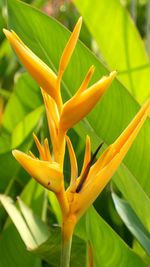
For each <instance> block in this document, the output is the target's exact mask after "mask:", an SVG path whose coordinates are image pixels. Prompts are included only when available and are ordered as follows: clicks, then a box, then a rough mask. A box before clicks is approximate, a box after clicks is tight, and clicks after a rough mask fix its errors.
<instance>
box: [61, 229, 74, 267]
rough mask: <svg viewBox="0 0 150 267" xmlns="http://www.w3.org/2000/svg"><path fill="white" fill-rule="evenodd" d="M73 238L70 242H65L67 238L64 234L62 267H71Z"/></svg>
mask: <svg viewBox="0 0 150 267" xmlns="http://www.w3.org/2000/svg"><path fill="white" fill-rule="evenodd" d="M71 244H72V236H71V238H70V239H69V240H68V239H67V240H65V236H64V235H63V233H62V247H61V267H69V266H70V255H71Z"/></svg>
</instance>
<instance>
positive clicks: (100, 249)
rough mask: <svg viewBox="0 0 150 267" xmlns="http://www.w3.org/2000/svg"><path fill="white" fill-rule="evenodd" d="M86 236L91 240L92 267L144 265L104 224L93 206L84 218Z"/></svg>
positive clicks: (140, 266)
mask: <svg viewBox="0 0 150 267" xmlns="http://www.w3.org/2000/svg"><path fill="white" fill-rule="evenodd" d="M86 227H87V238H88V240H89V241H90V242H91V246H92V253H93V259H94V267H99V266H101V267H114V266H121V267H126V266H130V267H132V266H133V267H135V266H137V267H144V266H146V265H145V264H144V262H143V261H142V260H141V259H140V257H139V256H137V255H136V254H135V253H134V252H133V251H132V250H131V249H130V248H129V247H128V246H127V245H126V244H125V243H124V242H123V241H122V240H121V238H120V237H119V236H118V235H117V234H116V233H115V232H114V231H113V230H112V229H111V228H110V226H108V225H107V224H106V222H105V221H104V220H103V219H102V218H101V217H100V216H99V215H98V213H97V212H96V211H95V210H94V208H90V209H89V211H88V212H87V218H86Z"/></svg>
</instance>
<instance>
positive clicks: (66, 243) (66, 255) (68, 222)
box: [61, 215, 76, 267]
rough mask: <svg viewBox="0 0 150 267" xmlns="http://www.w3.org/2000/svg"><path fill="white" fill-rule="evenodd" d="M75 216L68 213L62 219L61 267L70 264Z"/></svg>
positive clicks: (67, 266)
mask: <svg viewBox="0 0 150 267" xmlns="http://www.w3.org/2000/svg"><path fill="white" fill-rule="evenodd" d="M75 224H76V217H75V216H74V215H70V216H67V217H64V218H63V221H62V244H61V267H69V266H70V255H71V245H72V236H73V231H74V227H75Z"/></svg>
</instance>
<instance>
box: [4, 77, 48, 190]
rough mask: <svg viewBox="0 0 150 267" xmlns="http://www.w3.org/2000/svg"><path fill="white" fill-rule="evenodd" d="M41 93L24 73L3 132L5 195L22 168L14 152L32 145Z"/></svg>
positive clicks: (40, 109)
mask: <svg viewBox="0 0 150 267" xmlns="http://www.w3.org/2000/svg"><path fill="white" fill-rule="evenodd" d="M41 105H42V100H41V95H40V90H39V88H38V86H37V85H36V84H35V82H34V81H33V80H32V79H31V77H29V75H28V74H22V75H21V76H20V77H19V79H18V80H17V82H16V84H15V86H14V92H13V94H12V97H11V98H10V100H9V101H8V103H7V105H6V108H5V112H4V117H3V125H2V128H1V129H0V144H1V150H0V161H1V164H0V173H1V175H0V190H1V191H2V192H4V190H5V189H6V187H7V185H8V183H9V181H10V179H11V178H14V176H15V175H16V173H17V171H18V170H19V168H20V166H19V164H18V163H17V162H16V160H15V159H14V158H13V156H12V149H14V148H16V147H17V148H18V149H19V150H23V151H27V150H28V149H30V147H31V145H32V142H33V141H32V135H31V133H32V132H33V131H34V130H36V128H37V125H38V122H39V120H40V118H41V116H42V113H43V107H42V106H41Z"/></svg>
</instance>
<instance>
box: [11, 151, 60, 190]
mask: <svg viewBox="0 0 150 267" xmlns="http://www.w3.org/2000/svg"><path fill="white" fill-rule="evenodd" d="M12 153H13V156H14V157H15V158H16V160H17V161H18V162H19V163H20V164H21V165H22V167H23V168H24V169H25V170H26V171H27V172H28V173H29V174H30V175H31V176H32V177H33V178H34V179H35V180H36V181H37V182H38V183H40V184H41V185H43V186H44V187H45V188H47V189H49V190H51V191H53V192H57V193H58V192H59V191H60V189H61V186H62V182H63V174H62V172H61V171H60V169H59V165H58V164H56V163H49V162H47V161H42V160H38V159H34V158H32V157H30V156H28V155H26V154H25V153H23V152H20V151H18V150H13V152H12Z"/></svg>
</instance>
